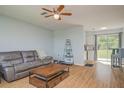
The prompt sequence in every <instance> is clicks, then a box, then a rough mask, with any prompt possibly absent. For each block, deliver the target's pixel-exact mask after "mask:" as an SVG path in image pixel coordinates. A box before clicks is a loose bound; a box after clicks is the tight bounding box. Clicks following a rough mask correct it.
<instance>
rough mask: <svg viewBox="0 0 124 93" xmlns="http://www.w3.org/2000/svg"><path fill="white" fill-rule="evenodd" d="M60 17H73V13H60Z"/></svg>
mask: <svg viewBox="0 0 124 93" xmlns="http://www.w3.org/2000/svg"><path fill="white" fill-rule="evenodd" d="M60 15H66V16H71V15H72V13H60Z"/></svg>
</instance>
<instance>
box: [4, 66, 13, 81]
mask: <svg viewBox="0 0 124 93" xmlns="http://www.w3.org/2000/svg"><path fill="white" fill-rule="evenodd" d="M2 69H3V74H4V79H5V80H6V81H8V82H11V81H13V80H15V70H14V67H13V66H9V67H4V68H2Z"/></svg>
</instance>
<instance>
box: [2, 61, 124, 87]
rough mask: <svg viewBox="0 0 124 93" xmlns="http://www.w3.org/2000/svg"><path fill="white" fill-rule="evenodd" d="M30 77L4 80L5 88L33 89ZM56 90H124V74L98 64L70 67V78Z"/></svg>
mask: <svg viewBox="0 0 124 93" xmlns="http://www.w3.org/2000/svg"><path fill="white" fill-rule="evenodd" d="M28 81H29V79H28V77H26V78H24V79H20V80H17V81H14V82H11V83H7V82H6V81H4V80H2V83H1V84H0V87H3V88H10V87H12V88H33V87H34V86H32V85H30V84H29V82H28ZM55 88H124V72H122V71H120V70H119V69H118V68H115V69H111V67H110V66H108V65H104V64H102V63H97V64H96V65H94V66H93V67H85V66H76V65H73V66H70V76H69V77H68V78H66V79H65V80H63V81H62V82H60V83H59V84H58V85H57V86H55Z"/></svg>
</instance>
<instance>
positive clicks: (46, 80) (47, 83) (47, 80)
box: [46, 79, 49, 88]
mask: <svg viewBox="0 0 124 93" xmlns="http://www.w3.org/2000/svg"><path fill="white" fill-rule="evenodd" d="M46 88H49V86H48V80H47V79H46Z"/></svg>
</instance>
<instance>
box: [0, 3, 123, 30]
mask: <svg viewBox="0 0 124 93" xmlns="http://www.w3.org/2000/svg"><path fill="white" fill-rule="evenodd" d="M42 7H44V8H48V9H52V8H54V7H57V6H55V5H54V6H52V5H38V6H37V5H32V6H31V5H26V6H24V5H23V6H19V5H17V6H13V5H4V6H0V14H3V15H6V16H10V17H13V18H16V19H19V20H23V21H25V22H28V23H32V24H35V25H38V26H41V27H44V28H47V29H49V30H61V29H67V28H72V27H76V26H84V28H85V30H94V29H95V30H98V29H100V28H101V27H108V28H116V27H124V5H122V6H121V5H120V6H119V5H116V6H114V5H113V6H112V5H108V6H107V5H106V6H104V5H99V6H98V5H97V6H96V5H89V6H88V5H66V6H65V10H64V11H65V12H66V11H67V12H72V16H70V17H68V16H64V17H62V19H63V20H62V21H58V20H55V19H54V18H53V17H49V18H44V16H41V15H40V13H42V12H43V10H41V8H42Z"/></svg>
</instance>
